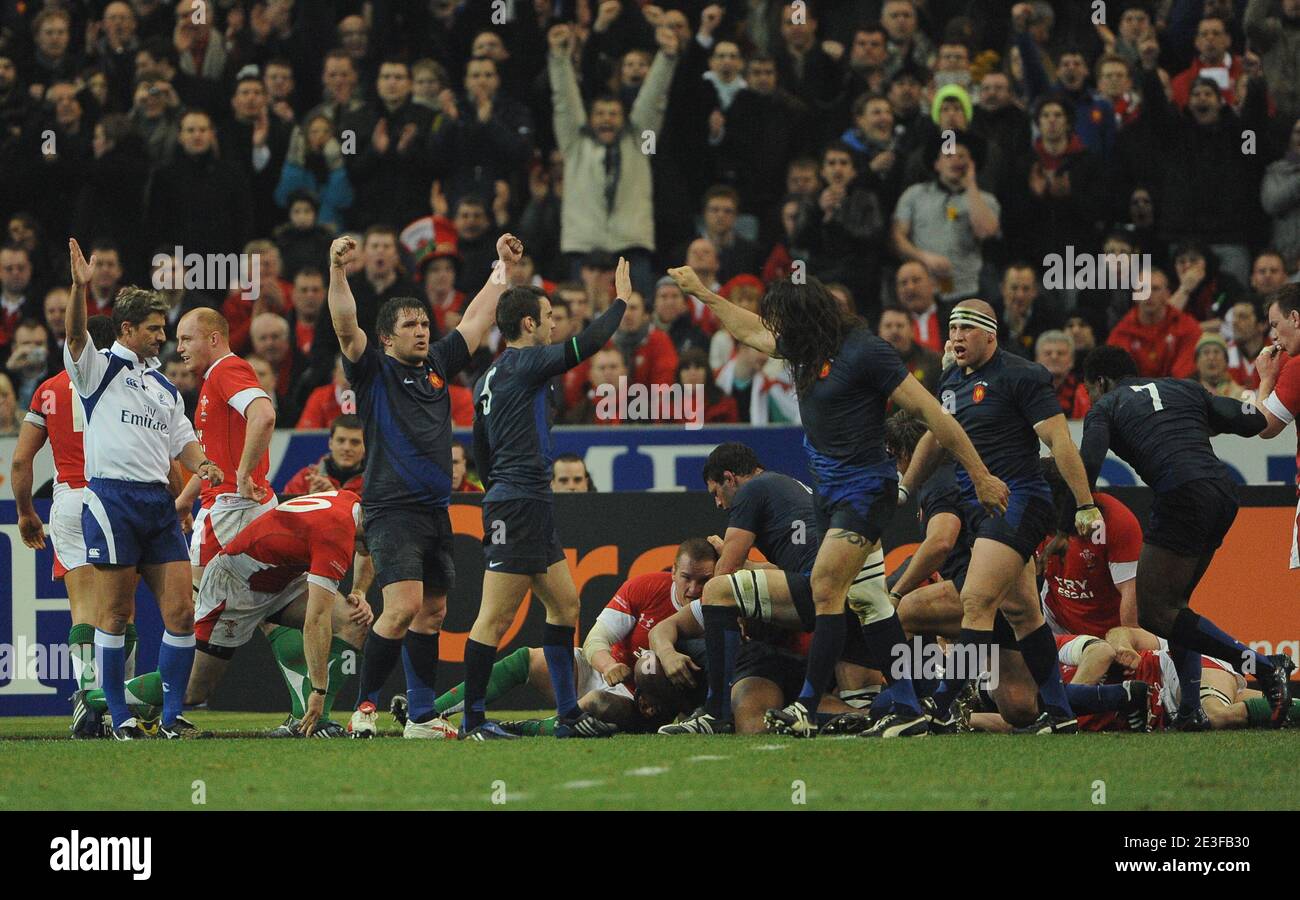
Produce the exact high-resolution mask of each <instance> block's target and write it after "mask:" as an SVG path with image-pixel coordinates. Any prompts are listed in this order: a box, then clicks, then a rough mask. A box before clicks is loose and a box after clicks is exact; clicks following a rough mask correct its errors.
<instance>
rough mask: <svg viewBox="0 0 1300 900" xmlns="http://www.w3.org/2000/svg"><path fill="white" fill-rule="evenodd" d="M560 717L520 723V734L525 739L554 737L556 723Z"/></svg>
mask: <svg viewBox="0 0 1300 900" xmlns="http://www.w3.org/2000/svg"><path fill="white" fill-rule="evenodd" d="M558 718H559V717H558V716H549V717H547V718H545V719H527V720H525V721H523V722H520V723H519V734H521V735H523V736H524V737H552V736H553V735H554V734H555V721H556V719H558Z"/></svg>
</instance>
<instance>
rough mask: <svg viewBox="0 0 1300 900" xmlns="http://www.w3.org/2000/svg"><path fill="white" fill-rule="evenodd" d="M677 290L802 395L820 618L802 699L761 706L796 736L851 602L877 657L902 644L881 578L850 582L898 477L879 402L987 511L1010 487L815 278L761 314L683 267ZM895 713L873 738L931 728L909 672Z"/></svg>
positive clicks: (888, 507)
mask: <svg viewBox="0 0 1300 900" xmlns="http://www.w3.org/2000/svg"><path fill="white" fill-rule="evenodd" d="M668 274H669V275H671V276H672V278H673V280H674V281H675V282H677V286H678V287H680V288H681V289H682V291H683V293H686V294H688V295H691V296H694V297H698V298H699V299H700V300H702V301H703V302H704V303H706V304H707V305H708V306H709V308H710V309H711V310H712V311H713V313H714V315H716V316H717V317H718V320H719V321H720V322H721V323H722V325H723V327H725V328H726V329H727V331H728V332H729V333H730V334H731V336H732V337H734V338H735V339H736V340H738V341H739V342H741V343H742V344H745V345H747V346H750V347H753V348H754V349H755V350H761V351H762V352H764V353H766V354H768V355H770V356H777V357H781V358H784V359H785V360H786V361H787V363H788V364H789V366H790V369H791V372H792V374H793V375H794V380H795V387H796V390H797V391H798V394H799V415H800V418H801V419H802V421H803V427H804V432H805V437H804V447H805V449H806V450H807V452H808V460H809V468H810V469H811V471H812V474H813V479H814V482H815V495H814V500H815V508H816V515H817V520H818V526H819V528H820V529H821V531H822V533H823V534H824V535H825V537H824V538H823V540H822V544H821V547H820V548H819V549H818V551H817V558H816V561H815V562H814V564H813V569H812V573H811V581H812V594H813V606H814V609H815V611H816V619H815V623H814V628H813V637H812V644H811V646H810V648H809V651H808V670H807V674H806V678H805V681H804V685H803V688H802V690H801V691H800V695H799V698H798V699H797V700H795V701H794V702H793V703H790V704H788V705H787V706H785V707H783V708H781V709H773V710H769V711H768V716H767V720H768V726H769V727H770V728H772V729H773V730H775V731H779V732H782V733H788V734H793V735H796V736H800V737H812V736H813V735H815V734H816V732H817V725H816V719H815V714H816V712H817V705H818V702H819V701H820V699H821V696H822V694H823V693H824V692H825V689H826V687H827V685H828V684H829V683H830V680H831V675H832V672H833V670H834V667H835V664H836V662H837V661H838V660H839V659H840V656H841V654H842V653H843V649H844V636H845V623H844V615H843V612H844V607H845V602H846V598H847V602H848V604H849V606H850V608H851V609H852V610H853V611H854V612H855V613H857V615H858V618H859V620H860V621H861V622H862V627H863V636H864V637H865V638H866V643H867V648H868V650H869V651H870V653H871V655H872V657H873V658H878V659H889V658H891V657H892V656H893V651H894V648H895V647H898V646H900V645H902V644H905V643H906V638H905V636H904V634H903V629H902V626H901V625H899V623H898V616H897V615H896V614H895V613H894V607H893V605H892V604H891V603H890V602H889V595H888V592H887V591H886V589H885V579H884V574H883V567H881V569H880V571H881V574H880V575H878V576H876V577H873V578H868V579H865V580H863V581H860V582H858V581H855V579H856V578H857V576H858V573H859V572H860V571H861V570H862V567H863V564H864V563H866V562H868V560H869V559H871V560H872V561H873V562H874V561H876V560H875V559H872V558H873V557H875V556H877V555H878V556H879V558H880V559H881V560H883V558H884V557H883V554H882V553H881V550H880V537H881V534H882V533H883V532H884V529H885V526H886V525H887V524H888V522H889V520H890V519H891V518H892V517H893V514H894V509H895V507H896V506H897V501H898V474H897V470H896V469H895V467H894V462H893V460H892V459H890V458H889V455H888V454H887V453H886V452H885V444H884V422H885V406H886V404H887V403H889V402H891V401H892V402H893V403H894V404H895V405H896V406H898V407H901V408H903V409H906V410H909V411H911V412H913V413H915V414H916V415H917V416H918V417H920V418H921V419H923V420H924V421H925V422H926V424H927V425H929V426H930V428H931V429H932V431H933V433H934V434H935V435H936V436H937V437H938V439H939V442H940V444H942V445H943V446H944V447H945V448H946V449H948V450H949V451H950V452H952V454H953V455H954V456H956V457H957V458H958V460H960V461H961V462H962V464H963V465H964V466H965V467H966V469H967V470H968V471H969V472H970V473H971V479H972V481H971V483H972V486H973V490H974V491H975V492H976V493H977V494H978V497H979V501H980V503H981V504H983V508H986V509H988V510H989V511H990V512H998V513H1000V512H1002V511H1003V510H1004V509H1005V508H1006V502H1007V486H1006V485H1005V484H1003V483H1002V481H1001V480H1000V479H998V478H996V477H995V476H994V475H993V474H991V473H990V472H989V470H988V469H987V468H986V467H985V465H984V463H983V462H982V461H981V460H980V457H979V454H978V453H976V452H975V448H974V447H973V446H972V444H971V441H970V440H969V439H968V438H967V437H966V435H965V433H963V432H962V430H961V428H960V427H959V426H958V425H957V424H956V423H955V422H954V421H953V419H952V417H950V416H945V415H944V414H943V410H942V409H941V408H940V407H939V404H938V403H937V402H936V401H935V399H934V398H933V397H931V396H930V394H929V393H927V392H926V390H925V388H924V387H923V386H922V385H921V383H920V382H919V381H917V380H916V379H915V378H911V377H910V376H909V375H908V372H907V367H906V366H904V365H903V361H902V359H901V358H899V356H898V353H897V352H896V351H895V350H894V348H893V347H891V346H890V345H889V344H887V343H885V341H883V340H881V339H880V338H879V337H877V336H876V335H875V334H873V333H872V332H871V329H870V328H869V327H868V326H867V324H866V323H865V322H863V321H862V320H861V319H859V318H858V317H856V316H854V315H852V314H851V313H848V312H845V311H842V310H841V309H840V308H839V306H838V305H837V304H836V302H835V300H834V298H832V297H831V295H830V294H829V293H827V291H826V289H825V287H824V286H823V285H822V284H821V282H819V281H818V280H817V279H815V278H809V279H807V282H806V283H803V284H796V283H794V281H793V280H791V279H788V278H787V279H785V280H783V281H779V282H776V283H775V284H773V285H771V286H770V287H769V288H768V289H767V292H766V293H765V294H764V295H763V298H762V300H761V301H760V302H759V313H758V314H755V313H752V312H749V311H748V310H745V309H742V308H741V307H739V306H736V305H735V304H733V303H730V302H728V301H727V300H725V299H724V298H722V297H720V296H719V295H717V294H715V293H713V292H712V291H710V290H709V289H708V288H707V287H705V285H704V283H703V282H702V281H701V280H700V277H699V276H698V275H697V274H696V273H695V272H694V270H692V269H691V268H690V267H689V266H683V267H681V268H678V269H671V270H669V273H668ZM894 694H895V702H894V712H893V713H891V714H890V715H888V716H885V717H883V718H881V719H880V721H879V722H877V723H876V726H874V727H873V729H872V730H871V731H869V732H864V734H870V735H871V736H873V737H910V736H917V735H923V734H927V733H928V732H929V722H928V720H927V718H926V716H925V715H924V714H923V712H922V711H921V708H920V701H919V700H918V699H917V698H916V694H915V690H914V689H913V687H912V683H911V681H910V679H908V678H900V679H899V680H898V681H897V682H896V683H895V685H894Z"/></svg>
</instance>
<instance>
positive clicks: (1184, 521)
mask: <svg viewBox="0 0 1300 900" xmlns="http://www.w3.org/2000/svg"><path fill="white" fill-rule="evenodd" d="M1236 518H1237V490H1236V487H1235V486H1234V485H1233V484H1232V483H1231V482H1228V481H1224V480H1223V479H1221V478H1199V479H1197V480H1196V481H1188V482H1184V483H1183V484H1180V485H1178V486H1177V487H1176V488H1174V489H1173V490H1171V491H1166V492H1164V493H1163V494H1156V497H1155V500H1154V501H1153V502H1152V504H1151V519H1150V523H1149V526H1148V528H1147V532H1146V535H1145V536H1144V537H1143V540H1144V541H1146V542H1147V543H1148V544H1154V545H1155V546H1157V547H1162V548H1164V549H1165V550H1168V551H1170V552H1171V553H1177V554H1178V555H1179V556H1190V557H1197V558H1199V557H1202V556H1206V555H1208V554H1211V553H1213V552H1214V551H1215V550H1218V549H1219V547H1220V546H1221V545H1222V544H1223V539H1224V537H1226V536H1227V534H1228V529H1230V528H1231V527H1232V523H1233V521H1234V520H1235V519H1236Z"/></svg>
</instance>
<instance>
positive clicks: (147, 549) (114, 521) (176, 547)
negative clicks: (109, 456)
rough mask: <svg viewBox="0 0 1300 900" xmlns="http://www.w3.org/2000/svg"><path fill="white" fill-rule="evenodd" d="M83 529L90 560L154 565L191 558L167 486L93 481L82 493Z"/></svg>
mask: <svg viewBox="0 0 1300 900" xmlns="http://www.w3.org/2000/svg"><path fill="white" fill-rule="evenodd" d="M81 531H82V534H83V535H84V536H85V538H86V561H87V562H89V563H95V564H98V565H114V566H142V565H143V566H148V565H158V564H161V563H169V562H178V561H185V562H188V561H189V558H190V554H189V548H188V546H187V545H186V543H185V536H184V535H183V534H182V533H181V523H180V519H179V518H178V517H177V515H176V503H175V500H173V498H172V495H171V492H170V491H168V490H167V486H166V485H165V484H154V483H150V482H143V481H119V480H117V479H115V478H92V479H90V483H89V484H88V485H87V486H86V489H85V490H84V491H82V492H81Z"/></svg>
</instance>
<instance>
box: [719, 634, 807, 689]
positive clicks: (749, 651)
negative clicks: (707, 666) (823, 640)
mask: <svg viewBox="0 0 1300 900" xmlns="http://www.w3.org/2000/svg"><path fill="white" fill-rule="evenodd" d="M807 669H808V661H807V660H806V659H804V658H803V657H801V656H796V655H795V654H793V653H791V652H790V651H788V650H782V649H781V648H779V647H773V646H772V645H771V644H769V643H767V642H766V641H743V642H742V643H741V645H740V650H739V652H737V653H736V668H735V673H734V674H733V676H732V678H733V681H732V683H733V684H739V683H740V682H741V681H742V680H743V679H746V678H763V679H766V680H767V681H771V682H774V683H775V684H776V685H777V686H778V687H779V688H780V689H781V695H782V698H783V704H784V703H793V702H794V701H795V700H797V699H798V698H799V692H800V691H802V690H803V682H804V676H805V674H806V672H807Z"/></svg>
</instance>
